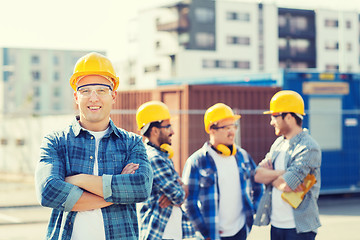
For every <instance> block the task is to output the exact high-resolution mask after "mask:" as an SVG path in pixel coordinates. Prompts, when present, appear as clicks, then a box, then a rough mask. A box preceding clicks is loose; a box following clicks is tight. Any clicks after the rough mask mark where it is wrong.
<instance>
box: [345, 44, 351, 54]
mask: <svg viewBox="0 0 360 240" xmlns="http://www.w3.org/2000/svg"><path fill="white" fill-rule="evenodd" d="M346 50H348V51H349V52H350V51H351V50H352V45H351V43H347V44H346Z"/></svg>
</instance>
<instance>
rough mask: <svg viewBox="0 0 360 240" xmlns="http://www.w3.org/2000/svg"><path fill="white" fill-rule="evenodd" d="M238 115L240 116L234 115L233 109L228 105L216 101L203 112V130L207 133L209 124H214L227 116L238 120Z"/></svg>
mask: <svg viewBox="0 0 360 240" xmlns="http://www.w3.org/2000/svg"><path fill="white" fill-rule="evenodd" d="M240 117H241V116H240V115H235V114H234V112H233V110H232V109H231V108H230V107H229V106H227V105H225V104H223V103H217V104H215V105H213V106H211V107H210V108H208V110H206V112H205V115H204V125H205V131H206V132H207V133H209V132H210V127H211V125H213V124H215V123H216V122H218V121H220V120H223V119H228V118H232V119H234V120H238V119H239V118H240Z"/></svg>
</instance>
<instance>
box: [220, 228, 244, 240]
mask: <svg viewBox="0 0 360 240" xmlns="http://www.w3.org/2000/svg"><path fill="white" fill-rule="evenodd" d="M221 240H246V225H244V227H243V228H242V229H241V230H240V231H239V232H238V233H237V234H235V235H234V236H232V237H221Z"/></svg>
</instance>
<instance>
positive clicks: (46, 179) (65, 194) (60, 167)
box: [35, 135, 83, 212]
mask: <svg viewBox="0 0 360 240" xmlns="http://www.w3.org/2000/svg"><path fill="white" fill-rule="evenodd" d="M61 149H62V148H61V146H60V144H59V139H58V138H57V137H55V136H54V135H48V136H47V137H45V138H44V140H43V143H42V145H41V148H40V151H41V152H40V162H39V163H38V166H37V169H36V172H35V186H36V193H37V198H38V200H39V202H40V204H41V205H42V206H44V207H50V208H54V209H57V210H60V211H67V212H69V211H71V209H72V208H73V206H74V205H75V203H76V202H77V201H78V200H79V198H80V197H81V195H82V193H83V190H81V189H80V188H79V187H77V186H74V185H72V184H70V183H66V182H65V181H64V179H65V168H66V164H65V160H64V157H63V156H62V155H61V154H62V153H61Z"/></svg>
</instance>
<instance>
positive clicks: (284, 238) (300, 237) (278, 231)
mask: <svg viewBox="0 0 360 240" xmlns="http://www.w3.org/2000/svg"><path fill="white" fill-rule="evenodd" d="M315 236H316V233H314V232H305V233H297V232H296V229H295V228H290V229H284V228H276V227H274V226H271V240H314V239H315Z"/></svg>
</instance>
